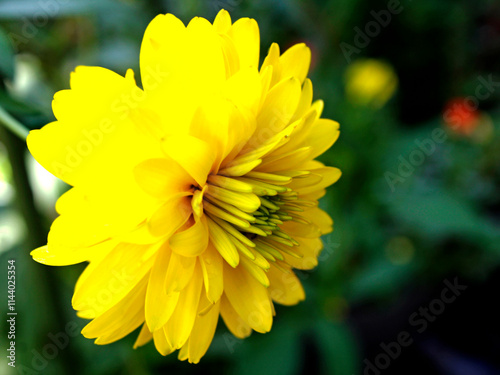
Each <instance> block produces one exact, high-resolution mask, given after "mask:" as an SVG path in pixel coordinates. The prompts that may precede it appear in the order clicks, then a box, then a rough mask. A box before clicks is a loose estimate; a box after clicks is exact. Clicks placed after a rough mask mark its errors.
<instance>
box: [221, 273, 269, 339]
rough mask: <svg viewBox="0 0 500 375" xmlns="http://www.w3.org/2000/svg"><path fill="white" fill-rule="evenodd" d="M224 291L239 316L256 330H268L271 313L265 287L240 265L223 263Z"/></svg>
mask: <svg viewBox="0 0 500 375" xmlns="http://www.w3.org/2000/svg"><path fill="white" fill-rule="evenodd" d="M224 291H225V294H226V296H227V298H228V300H229V302H230V303H231V305H232V306H233V308H234V310H236V312H237V313H238V315H239V316H241V318H242V319H243V320H244V321H245V322H246V323H247V324H248V325H249V326H250V327H252V329H254V330H255V331H257V332H260V333H265V332H269V331H270V329H271V325H272V323H273V314H272V308H271V304H270V302H269V295H268V291H267V289H266V288H265V287H264V286H262V285H261V284H260V283H259V282H258V281H257V280H255V279H254V278H253V277H252V276H251V275H250V274H249V273H248V271H246V270H245V268H243V267H242V266H240V267H237V268H236V269H234V268H232V267H229V266H228V265H224Z"/></svg>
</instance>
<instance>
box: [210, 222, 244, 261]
mask: <svg viewBox="0 0 500 375" xmlns="http://www.w3.org/2000/svg"><path fill="white" fill-rule="evenodd" d="M208 229H209V233H210V241H211V242H212V244H213V245H214V247H215V248H216V249H217V251H218V252H219V254H220V255H221V256H222V257H223V258H224V259H225V261H226V262H227V263H228V264H230V265H231V267H236V266H237V265H238V263H239V262H240V255H239V253H238V250H236V247H235V245H234V243H233V241H231V239H230V238H229V235H228V234H227V233H226V231H224V230H223V229H222V228H221V227H220V226H218V225H217V224H216V223H215V222H214V221H213V220H212V219H210V218H209V219H208Z"/></svg>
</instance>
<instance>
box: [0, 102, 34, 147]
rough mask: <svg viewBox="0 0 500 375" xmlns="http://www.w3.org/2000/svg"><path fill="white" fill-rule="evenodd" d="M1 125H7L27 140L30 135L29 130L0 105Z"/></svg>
mask: <svg viewBox="0 0 500 375" xmlns="http://www.w3.org/2000/svg"><path fill="white" fill-rule="evenodd" d="M0 125H3V126H5V127H6V128H7V129H9V130H10V131H11V132H12V133H14V134H15V135H17V136H18V137H19V138H21V139H22V140H26V137H27V136H28V133H29V130H28V129H26V127H25V126H24V125H23V124H21V123H20V122H19V121H17V120H16V119H15V118H14V117H12V116H11V115H10V114H9V113H8V112H7V111H6V110H5V109H3V108H2V107H0Z"/></svg>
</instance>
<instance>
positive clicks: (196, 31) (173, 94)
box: [140, 14, 226, 135]
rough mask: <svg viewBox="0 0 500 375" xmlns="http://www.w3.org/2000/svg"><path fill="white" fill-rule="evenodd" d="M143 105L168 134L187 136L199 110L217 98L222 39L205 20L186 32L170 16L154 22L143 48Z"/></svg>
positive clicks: (222, 78)
mask: <svg viewBox="0 0 500 375" xmlns="http://www.w3.org/2000/svg"><path fill="white" fill-rule="evenodd" d="M140 57H141V61H140V63H141V77H142V78H143V82H144V90H145V92H146V94H147V103H146V102H145V103H146V104H147V105H148V106H149V107H150V108H152V109H154V108H161V109H162V110H161V111H159V112H158V114H159V115H160V117H161V122H162V124H163V126H164V127H165V132H166V134H167V135H168V134H187V132H188V130H189V124H190V123H191V119H192V116H193V114H194V111H195V110H196V108H197V107H198V105H199V104H200V103H201V102H202V101H203V100H204V99H206V98H208V97H210V96H212V95H213V94H214V93H218V92H220V89H221V86H222V85H223V84H224V82H225V79H226V72H225V64H224V56H223V52H222V46H221V38H220V36H219V35H218V33H217V32H216V30H215V28H214V27H213V26H212V25H211V24H210V23H209V22H208V21H207V20H205V19H203V18H200V17H197V18H194V19H193V20H192V21H191V22H190V23H189V25H188V26H187V27H184V25H183V24H182V22H181V21H179V20H178V19H177V18H175V17H174V16H172V15H170V14H167V15H163V16H158V17H156V18H155V19H154V20H153V21H152V22H151V23H150V25H149V26H148V28H147V30H146V33H145V35H144V39H143V44H142V47H141V54H140Z"/></svg>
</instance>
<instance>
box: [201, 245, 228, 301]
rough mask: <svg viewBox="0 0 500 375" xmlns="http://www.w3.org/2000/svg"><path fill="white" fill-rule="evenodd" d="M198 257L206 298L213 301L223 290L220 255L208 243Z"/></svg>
mask: <svg viewBox="0 0 500 375" xmlns="http://www.w3.org/2000/svg"><path fill="white" fill-rule="evenodd" d="M199 259H200V265H201V269H202V272H203V281H204V285H205V291H206V296H207V299H208V300H209V301H210V302H211V303H215V302H216V301H218V300H219V298H220V296H221V295H222V292H223V291H224V280H223V273H222V257H221V256H220V254H219V253H218V252H217V250H216V249H215V248H214V246H213V245H212V244H209V245H208V248H207V250H206V251H205V252H204V253H203V254H201V256H200V258H199Z"/></svg>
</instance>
